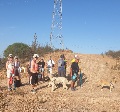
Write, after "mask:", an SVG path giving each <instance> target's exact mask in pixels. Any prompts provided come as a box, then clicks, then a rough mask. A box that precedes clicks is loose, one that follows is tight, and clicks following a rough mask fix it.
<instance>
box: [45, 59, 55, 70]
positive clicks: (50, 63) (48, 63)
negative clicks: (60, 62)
mask: <svg viewBox="0 0 120 112" xmlns="http://www.w3.org/2000/svg"><path fill="white" fill-rule="evenodd" d="M52 64H55V62H54V61H53V60H48V61H47V66H48V67H50V68H51V67H52Z"/></svg>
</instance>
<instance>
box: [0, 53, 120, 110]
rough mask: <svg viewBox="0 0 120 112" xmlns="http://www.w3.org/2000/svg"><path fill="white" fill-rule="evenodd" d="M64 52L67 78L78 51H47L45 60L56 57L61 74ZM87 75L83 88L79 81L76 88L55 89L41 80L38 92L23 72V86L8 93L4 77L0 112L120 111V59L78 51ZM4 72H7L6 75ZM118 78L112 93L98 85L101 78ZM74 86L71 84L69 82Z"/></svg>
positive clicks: (0, 96) (81, 66) (82, 67)
mask: <svg viewBox="0 0 120 112" xmlns="http://www.w3.org/2000/svg"><path fill="white" fill-rule="evenodd" d="M61 54H64V55H65V57H66V60H67V74H66V75H67V78H68V79H70V78H69V70H70V65H71V60H72V59H73V57H74V53H71V52H67V51H66V52H56V53H52V54H47V55H45V56H44V57H43V58H44V60H45V61H47V60H48V59H49V57H50V56H52V59H53V60H55V62H56V67H55V68H54V71H53V72H54V74H56V73H57V60H58V59H59V57H60V55H61ZM78 55H79V57H80V64H79V65H80V68H81V70H82V73H83V74H84V77H83V87H82V88H80V87H79V83H78V85H77V83H76V88H77V90H76V91H74V92H73V91H71V90H70V88H69V89H68V90H63V89H62V87H61V86H60V87H59V88H57V89H56V90H55V91H54V92H51V87H47V85H48V82H44V83H43V82H40V83H39V85H38V89H37V93H36V94H32V93H30V90H31V86H30V85H28V84H27V82H28V78H27V76H26V74H22V83H23V84H24V85H23V86H21V87H19V88H17V90H16V91H12V92H7V88H6V79H2V80H1V83H0V86H1V88H2V89H3V93H2V92H1V93H0V112H119V111H120V86H119V85H120V71H118V70H113V69H111V68H112V67H113V66H115V64H116V60H114V59H112V58H110V57H107V56H104V57H103V56H102V55H90V54H78ZM2 75H3V74H2ZM113 78H115V79H116V81H117V82H116V84H115V85H114V86H115V88H113V90H112V92H111V93H110V91H109V88H104V89H103V91H101V87H97V86H98V85H97V82H98V81H99V80H100V79H105V80H107V81H110V80H112V79H113ZM68 87H70V85H68Z"/></svg>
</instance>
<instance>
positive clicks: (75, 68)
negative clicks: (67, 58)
mask: <svg viewBox="0 0 120 112" xmlns="http://www.w3.org/2000/svg"><path fill="white" fill-rule="evenodd" d="M78 62H79V57H78V56H77V57H75V61H74V62H73V63H72V64H71V68H70V75H71V80H72V81H71V90H72V91H75V87H74V85H75V82H76V81H77V76H78V72H79V65H78Z"/></svg>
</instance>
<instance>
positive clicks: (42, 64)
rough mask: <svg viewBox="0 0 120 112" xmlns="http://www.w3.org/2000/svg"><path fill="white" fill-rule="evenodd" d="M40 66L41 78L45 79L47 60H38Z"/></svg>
mask: <svg viewBox="0 0 120 112" xmlns="http://www.w3.org/2000/svg"><path fill="white" fill-rule="evenodd" d="M38 66H39V72H40V73H41V75H42V76H41V78H42V79H43V81H44V70H45V62H44V59H41V60H40V61H39V62H38Z"/></svg>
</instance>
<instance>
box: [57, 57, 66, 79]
mask: <svg viewBox="0 0 120 112" xmlns="http://www.w3.org/2000/svg"><path fill="white" fill-rule="evenodd" d="M58 77H65V62H64V56H63V55H61V56H60V59H59V60H58Z"/></svg>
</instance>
